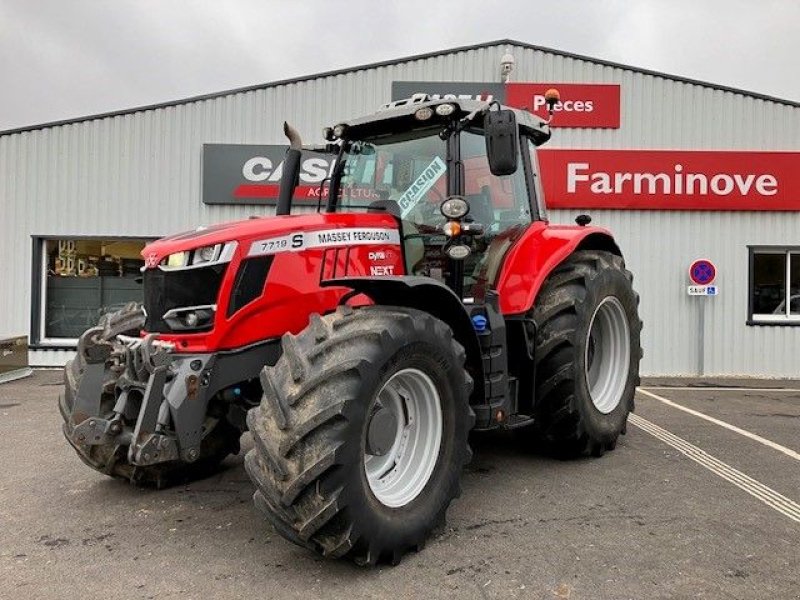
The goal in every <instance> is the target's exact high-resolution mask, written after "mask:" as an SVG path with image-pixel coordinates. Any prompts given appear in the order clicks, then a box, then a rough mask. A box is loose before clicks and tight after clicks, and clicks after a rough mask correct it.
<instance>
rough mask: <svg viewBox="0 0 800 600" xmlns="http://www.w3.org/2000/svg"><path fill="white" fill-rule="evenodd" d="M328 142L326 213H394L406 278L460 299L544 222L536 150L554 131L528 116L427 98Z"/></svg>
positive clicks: (354, 124)
mask: <svg viewBox="0 0 800 600" xmlns="http://www.w3.org/2000/svg"><path fill="white" fill-rule="evenodd" d="M325 136H326V138H327V139H328V141H329V142H332V143H333V142H338V160H337V163H336V166H335V167H334V169H333V176H332V180H331V183H330V187H329V196H328V203H327V210H328V211H329V212H337V211H347V212H350V211H368V212H385V213H388V214H391V215H393V216H394V217H395V218H397V219H398V220H399V222H400V231H401V239H402V244H403V250H404V258H405V263H406V264H405V270H406V273H408V274H410V275H420V276H426V277H431V278H433V279H436V280H439V281H441V282H443V283H446V284H447V285H448V287H450V288H451V289H452V290H454V291H455V292H456V293H457V294H458V295H459V296H461V297H462V298H469V297H472V296H473V295H474V294H475V292H476V291H480V290H482V289H485V287H486V283H487V282H491V281H492V280H493V279H494V277H495V276H496V274H497V269H498V267H499V265H500V262H501V260H500V259H501V258H502V254H503V252H504V249H507V248H508V247H510V245H511V244H512V243H513V241H514V240H515V239H516V238H517V237H518V236H519V235H521V233H522V232H524V230H525V229H526V228H527V227H528V226H529V225H530V224H531V222H533V221H535V220H542V219H544V218H545V204H544V198H543V195H542V190H541V185H540V181H539V177H538V172H539V170H538V164H537V160H536V151H535V149H536V147H537V146H539V145H541V144H543V143H544V142H545V141H547V140H548V139H549V137H550V131H549V127H548V125H547V123H545V122H543V121H542V120H541V119H539V118H538V117H535V116H534V115H531V114H530V113H527V112H523V111H516V110H511V109H501V108H500V106H499V105H497V104H496V103H488V102H478V101H474V100H467V101H465V100H431V99H430V98H429V97H428V96H426V95H424V94H420V95H416V96H414V97H413V98H411V99H408V100H400V101H397V102H392V103H390V104H387V105H385V106H384V107H382V108H381V109H380V110H379V111H378V112H376V113H374V114H372V115H369V116H367V117H363V118H359V119H355V120H352V121H349V122H345V123H341V124H339V125H337V126H335V127H333V128H327V129H326V130H325Z"/></svg>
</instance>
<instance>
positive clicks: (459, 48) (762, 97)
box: [0, 38, 800, 136]
mask: <svg viewBox="0 0 800 600" xmlns="http://www.w3.org/2000/svg"><path fill="white" fill-rule="evenodd" d="M503 45H505V46H517V47H520V48H526V49H529V50H534V51H539V52H548V53H550V54H555V55H558V56H563V57H565V58H573V59H575V60H582V61H586V62H591V63H595V64H598V65H603V66H607V67H612V68H616V69H624V70H626V71H634V72H636V73H642V74H644V75H652V76H653V77H661V78H663V79H670V80H672V81H677V82H680V83H687V84H691V85H698V86H702V87H707V88H712V89H715V90H720V91H723V92H731V93H733V94H739V95H742V96H750V97H752V98H756V99H758V100H765V101H767V102H775V103H776V104H783V105H786V106H791V107H794V108H800V102H796V101H794V100H787V99H785V98H778V97H776V96H769V95H767V94H760V93H758V92H752V91H749V90H743V89H740V88H734V87H730V86H726V85H721V84H717V83H712V82H709V81H703V80H700V79H691V78H689V77H681V76H679V75H672V74H670V73H664V72H661V71H654V70H651V69H643V68H640V67H634V66H632V65H626V64H622V63H618V62H614V61H610V60H605V59H602V58H595V57H592V56H586V55H584V54H575V53H573V52H566V51H564V50H557V49H555V48H548V47H545V46H537V45H535V44H529V43H527V42H520V41H518V40H512V39H508V38H505V39H500V40H493V41H489V42H481V43H478V44H469V45H466V46H457V47H455V48H444V49H442V50H434V51H432V52H425V53H422V54H413V55H409V56H403V57H400V58H393V59H390V60H383V61H378V62H373V63H367V64H362V65H356V66H353V67H346V68H341V69H334V70H331V71H323V72H322V73H313V74H310V75H301V76H298V77H291V78H288V79H279V80H276V81H269V82H266V83H259V84H256V85H248V86H243V87H238V88H232V89H229V90H223V91H221V92H212V93H208V94H199V95H196V96H189V97H186V98H179V99H177V100H169V101H166V102H158V103H155V104H144V105H141V106H134V107H131V108H124V109H120V110H114V111H109V112H103V113H96V114H91V115H85V116H81V117H73V118H69V119H60V120H56V121H47V122H45V123H37V124H33V125H26V126H23V127H15V128H13V129H6V130H2V131H0V136H5V135H13V134H15V133H25V132H27V131H36V130H38V129H48V128H50V127H58V126H60V125H73V124H77V123H83V122H86V121H96V120H99V119H108V118H112V117H119V116H122V115H129V114H134V113H137V112H145V111H148V110H157V109H159V108H169V107H172V106H180V105H182V104H191V103H193V102H202V101H203V100H213V99H215V98H223V97H225V96H232V95H235V94H243V93H247V92H254V91H256V90H262V89H267V88H271V87H276V86H279V85H290V84H293V83H300V82H303V81H310V80H312V79H321V78H323V77H335V76H336V75H343V74H345V73H351V72H353V71H365V70H368V69H377V68H380V67H388V66H392V65H396V64H400V63H404V62H409V61H412V60H424V59H426V58H433V57H435V56H442V55H445V54H456V53H458V52H465V51H467V50H477V49H480V48H490V47H492V46H503Z"/></svg>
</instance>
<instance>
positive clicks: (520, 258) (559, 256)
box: [496, 221, 622, 315]
mask: <svg viewBox="0 0 800 600" xmlns="http://www.w3.org/2000/svg"><path fill="white" fill-rule="evenodd" d="M576 250H607V251H609V252H612V253H614V254H617V255H618V256H622V252H620V249H619V246H617V244H616V242H615V241H614V238H613V237H612V236H611V233H609V232H608V231H607V230H605V229H602V228H600V227H579V226H575V225H550V224H549V223H546V222H543V221H537V222H535V223H533V224H532V225H531V226H530V227H529V228H528V229H527V230H526V231H525V233H524V234H523V235H522V237H520V239H519V240H517V242H516V243H515V244H514V245H513V246H512V247H511V248H510V249H509V251H508V254H506V257H505V260H504V261H503V267H502V269H501V270H500V275H499V276H498V278H497V285H496V289H497V291H498V293H499V294H500V311H501V312H502V313H503V314H504V315H517V314H523V313H526V312H528V311H529V310H530V309H531V307H532V306H533V303H534V302H535V301H536V296H538V295H539V289H540V288H541V287H542V284H543V283H544V281H545V279H547V276H548V275H550V273H551V272H552V271H553V269H555V268H556V267H557V266H558V265H559V264H561V262H563V261H564V259H566V258H567V257H568V256H569V255H570V254H572V253H573V252H575V251H576Z"/></svg>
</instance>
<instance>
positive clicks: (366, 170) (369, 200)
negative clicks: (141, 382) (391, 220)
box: [338, 129, 447, 225]
mask: <svg viewBox="0 0 800 600" xmlns="http://www.w3.org/2000/svg"><path fill="white" fill-rule="evenodd" d="M438 133H439V129H423V130H416V131H411V132H405V133H403V134H398V135H389V136H382V137H380V138H375V139H371V140H367V141H358V142H352V143H351V144H350V145H349V148H348V149H347V151H346V152H345V155H344V158H345V161H346V162H345V166H344V173H343V174H342V178H341V188H340V189H341V191H340V198H339V202H338V206H339V209H340V210H350V209H358V208H361V209H365V208H368V209H377V210H385V211H386V212H388V213H390V214H393V215H395V216H398V217H400V218H401V219H403V220H404V221H407V222H411V223H415V224H419V225H422V224H425V225H433V224H434V223H438V222H440V221H443V217H441V215H440V213H439V205H440V204H441V203H442V201H444V199H445V198H446V197H447V177H446V173H447V168H446V158H447V142H446V140H443V139H441V138H440V137H439V135H438Z"/></svg>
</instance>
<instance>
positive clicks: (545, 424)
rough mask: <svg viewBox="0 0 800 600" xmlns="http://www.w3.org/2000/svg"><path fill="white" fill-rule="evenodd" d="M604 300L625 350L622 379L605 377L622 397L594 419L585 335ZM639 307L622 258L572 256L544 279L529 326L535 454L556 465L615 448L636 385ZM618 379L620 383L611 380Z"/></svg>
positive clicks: (582, 253) (592, 252) (590, 254)
mask: <svg viewBox="0 0 800 600" xmlns="http://www.w3.org/2000/svg"><path fill="white" fill-rule="evenodd" d="M614 298H616V301H614V300H613V299H614ZM607 299H609V300H607ZM604 301H605V302H606V304H605V305H606V306H612V305H613V306H616V307H618V308H615V309H614V310H618V312H617V314H619V315H620V319H621V318H622V315H623V314H624V318H625V320H626V321H627V329H628V335H627V338H628V339H627V342H628V343H629V344H630V346H629V364H628V365H627V373H617V374H612V376H613V377H614V378H615V379H616V382H618V385H619V386H620V388H619V389H621V395H619V396H616V395H615V397H618V398H619V401H618V403H617V404H616V406H614V408H613V410H610V411H609V412H601V411H600V410H599V409H598V407H597V406H596V405H595V402H593V400H592V395H591V393H590V385H589V382H588V381H587V380H588V379H589V376H588V375H587V373H586V365H587V358H588V360H589V364H590V365H591V364H592V360H593V357H592V350H593V348H592V347H591V345H592V344H593V341H590V340H589V330H590V327H591V326H592V322H593V317H594V315H595V314H596V311H597V310H598V307H599V306H600V305H601V303H603V302H604ZM638 304H639V296H638V295H637V294H636V292H635V291H634V290H633V276H632V275H631V273H630V272H629V271H627V270H626V269H625V263H624V261H623V260H622V258H621V257H620V256H617V255H615V254H612V253H610V252H604V251H599V250H579V251H577V252H575V253H574V254H572V255H571V256H570V257H569V258H567V259H566V260H565V261H564V262H563V263H562V264H561V265H559V266H558V267H557V268H556V269H555V270H554V271H553V272H552V273H551V274H550V276H549V277H548V278H547V280H546V281H545V283H544V285H543V287H542V290H541V292H540V293H539V296H538V298H537V300H536V304H535V306H534V308H533V310H532V317H533V319H534V322H535V323H536V357H535V358H536V381H535V405H534V419H535V421H534V422H535V425H534V427H533V433H534V438H535V439H533V440H532V441H534V442H535V443H536V445H538V446H539V447H540V448H541V447H542V446H543V447H544V449H545V450H546V451H549V452H550V453H552V454H555V455H557V456H559V457H561V458H571V457H577V456H581V455H585V454H591V455H593V456H602V454H603V453H604V452H605V451H607V450H613V449H614V447H615V446H616V443H617V438H618V437H619V435H620V434H621V433H624V432H625V429H626V423H627V419H628V413H629V412H631V411H632V410H633V409H634V394H635V392H636V386H637V385H638V384H639V361H640V359H641V357H642V351H641V344H640V333H641V328H642V322H641V321H640V320H639V315H638ZM625 337H626V336H624V335H621V336H619V339H620V340H624V338H625ZM587 345H590V348H589V352H588V353H587ZM621 362H622V363H624V360H623V361H621ZM622 377H624V381H622V380H619V379H617V378H622ZM615 385H617V383H615ZM598 395H599V394H598ZM612 405H613V403H612ZM604 408H605V406H604ZM529 435H530V434H529Z"/></svg>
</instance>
